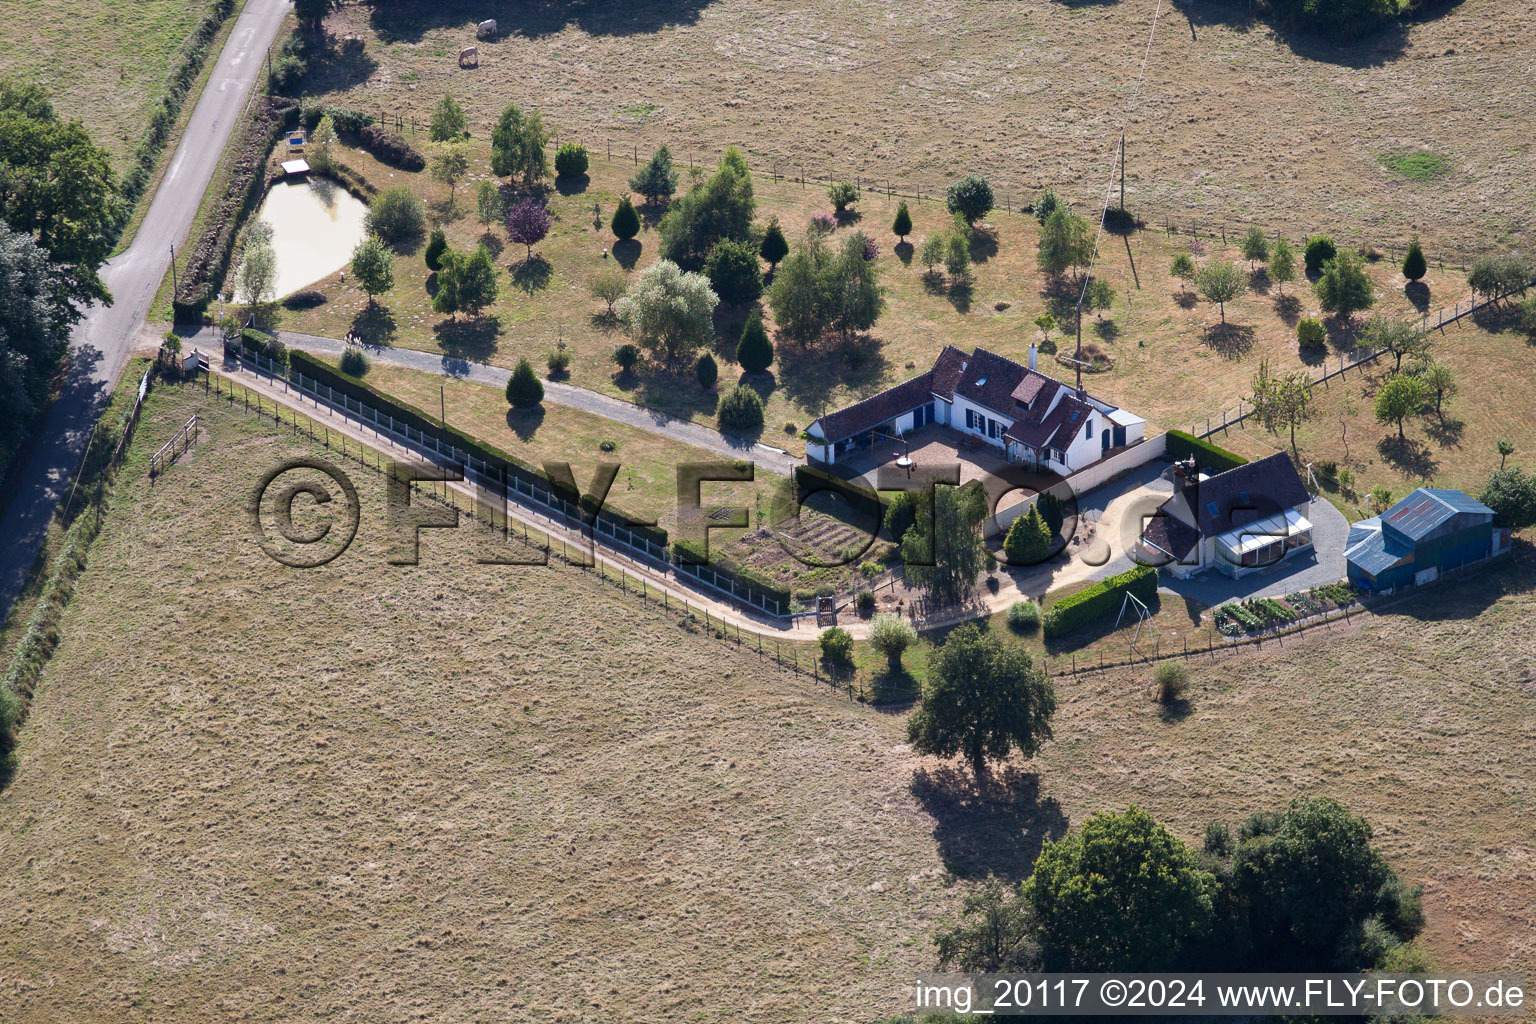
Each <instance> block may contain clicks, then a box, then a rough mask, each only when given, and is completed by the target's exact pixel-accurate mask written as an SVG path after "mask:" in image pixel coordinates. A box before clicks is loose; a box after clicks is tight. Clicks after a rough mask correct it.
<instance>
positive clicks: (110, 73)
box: [0, 0, 203, 173]
mask: <svg viewBox="0 0 1536 1024" xmlns="http://www.w3.org/2000/svg"><path fill="white" fill-rule="evenodd" d="M202 9H203V4H202V3H200V2H193V0H87V2H85V3H79V2H66V0H26V2H25V3H21V2H19V0H16V2H11V3H7V4H6V5H5V12H4V17H0V76H10V77H15V78H22V79H31V80H33V81H36V82H38V83H39V84H41V85H42V86H44V87H45V88H46V89H47V90H48V94H49V96H50V97H51V98H52V99H53V105H54V108H55V109H56V110H57V111H58V112H59V116H60V117H63V118H66V119H79V120H81V121H83V122H85V125H86V127H87V128H89V129H90V131H91V138H92V140H93V141H95V143H96V144H97V145H99V146H101V147H102V148H103V149H105V150H106V151H107V152H108V153H109V154H111V156H112V159H113V162H114V166H115V167H116V169H117V170H118V172H119V173H122V172H123V171H124V170H126V165H127V162H128V158H129V157H130V156H131V155H132V153H133V149H134V146H135V145H136V144H137V142H138V139H139V136H140V134H141V133H142V132H143V131H144V128H145V126H146V125H147V124H148V123H149V114H150V111H151V108H152V106H153V105H154V102H155V99H156V98H157V97H158V96H159V94H160V89H161V85H162V83H163V82H164V80H165V75H166V71H167V67H168V63H169V61H170V58H171V56H172V55H173V54H174V53H175V52H176V49H177V47H179V46H181V44H182V41H183V40H185V39H186V37H187V33H188V32H190V31H191V30H192V27H193V26H194V25H195V24H196V23H197V20H198V18H199V17H200V16H201V15H202Z"/></svg>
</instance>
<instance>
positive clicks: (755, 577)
mask: <svg viewBox="0 0 1536 1024" xmlns="http://www.w3.org/2000/svg"><path fill="white" fill-rule="evenodd" d="M672 553H673V554H674V555H680V556H683V557H685V558H687V559H688V563H684V562H683V561H682V560H681V559H674V561H675V562H676V563H677V568H678V571H679V572H685V573H689V574H690V575H694V576H701V575H702V574H701V573H700V570H701V569H709V570H710V571H712V572H713V573H714V574H715V575H716V576H720V577H723V578H724V579H726V580H729V581H731V582H734V583H738V584H740V585H741V586H743V587H745V588H747V589H748V590H755V591H757V593H759V594H761V595H762V596H763V597H765V598H767V599H768V600H769V601H777V602H779V609H780V610H781V611H787V610H788V608H789V604H790V601H791V599H792V595H791V593H790V590H789V588H788V587H787V586H784V585H783V584H781V583H778V582H775V581H774V580H772V579H770V578H769V577H767V576H764V575H762V574H761V573H759V572H756V571H754V570H752V569H748V568H746V567H744V566H741V565H737V564H736V563H735V562H732V561H730V560H728V559H725V558H722V557H720V556H719V555H718V554H717V555H712V556H707V555H706V552H705V550H704V549H703V548H702V547H700V546H699V545H697V544H694V543H693V542H692V541H686V540H675V541H673V542H672ZM699 563H705V564H699ZM706 582H708V581H707V580H706ZM727 589H728V588H727Z"/></svg>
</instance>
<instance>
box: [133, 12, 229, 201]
mask: <svg viewBox="0 0 1536 1024" xmlns="http://www.w3.org/2000/svg"><path fill="white" fill-rule="evenodd" d="M234 9H235V0H209V3H208V5H207V6H206V7H205V8H204V9H203V16H202V17H201V18H199V19H198V22H197V24H196V25H194V26H192V31H191V32H189V33H187V38H186V39H184V40H183V41H182V44H181V49H180V50H178V51H177V53H176V56H175V57H173V58H171V64H170V67H171V70H170V73H169V74H167V75H166V76H165V88H164V90H162V91H161V93H160V97H159V99H158V100H156V101H155V107H154V113H152V114H150V117H149V127H148V128H146V129H145V130H144V134H143V136H141V137H140V139H139V145H138V148H137V149H136V150H134V154H133V166H132V168H131V169H130V170H129V171H128V173H127V174H125V175H124V176H123V184H122V188H121V192H122V194H123V198H125V199H127V200H128V205H127V206H125V208H124V211H123V223H124V224H126V223H127V220H128V217H129V215H130V213H131V210H132V206H133V204H135V203H137V202H138V201H139V197H140V196H142V195H143V194H144V189H145V188H147V187H148V186H149V179H150V178H151V177H153V176H154V173H155V166H156V165H157V164H158V163H159V162H160V153H161V151H162V150H164V149H165V143H166V141H167V140H168V139H169V138H170V137H171V129H172V128H174V127H175V126H176V117H177V115H179V114H180V113H181V105H182V104H183V103H184V102H185V101H186V98H187V93H188V92H189V91H191V89H192V83H193V82H195V81H196V80H197V76H198V73H199V72H200V71H202V68H203V61H204V60H205V59H207V57H208V49H209V46H210V44H211V43H212V42H213V39H214V37H215V36H217V35H218V34H219V29H220V28H221V27H223V25H224V21H225V19H227V18H228V17H229V15H230V13H231V12H232V11H233V10H234Z"/></svg>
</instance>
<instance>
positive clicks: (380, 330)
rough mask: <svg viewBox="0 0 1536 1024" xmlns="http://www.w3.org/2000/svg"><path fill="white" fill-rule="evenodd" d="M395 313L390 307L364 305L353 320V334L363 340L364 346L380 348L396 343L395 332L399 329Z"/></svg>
mask: <svg viewBox="0 0 1536 1024" xmlns="http://www.w3.org/2000/svg"><path fill="white" fill-rule="evenodd" d="M398 326H399V325H398V324H397V323H396V322H395V315H394V313H392V312H390V309H389V307H388V306H381V305H379V304H378V303H376V302H369V303H366V304H364V306H363V308H362V309H360V310H358V313H357V315H356V316H354V317H353V318H352V333H353V334H355V335H357V336H358V337H359V338H361V339H362V341H363V344H364V345H375V346H378V347H380V348H382V347H384V346H385V345H393V344H394V343H395V331H396V328H398Z"/></svg>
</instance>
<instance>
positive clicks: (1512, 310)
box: [1471, 298, 1520, 334]
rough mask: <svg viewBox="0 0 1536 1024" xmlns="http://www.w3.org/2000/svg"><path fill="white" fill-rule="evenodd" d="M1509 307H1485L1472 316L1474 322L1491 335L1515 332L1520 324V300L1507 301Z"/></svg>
mask: <svg viewBox="0 0 1536 1024" xmlns="http://www.w3.org/2000/svg"><path fill="white" fill-rule="evenodd" d="M1506 301H1507V302H1508V304H1507V305H1503V306H1499V305H1488V306H1483V307H1481V308H1480V309H1478V310H1476V311H1475V312H1473V314H1472V318H1471V319H1472V322H1473V323H1474V324H1476V325H1477V326H1478V327H1481V328H1482V329H1483V330H1485V331H1487V332H1488V333H1489V334H1503V333H1504V332H1505V331H1509V330H1513V329H1514V327H1515V325H1516V324H1517V323H1519V310H1520V304H1519V300H1518V298H1513V299H1511V300H1506Z"/></svg>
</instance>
